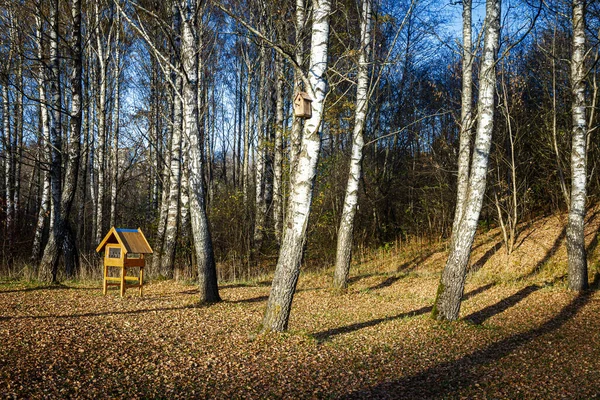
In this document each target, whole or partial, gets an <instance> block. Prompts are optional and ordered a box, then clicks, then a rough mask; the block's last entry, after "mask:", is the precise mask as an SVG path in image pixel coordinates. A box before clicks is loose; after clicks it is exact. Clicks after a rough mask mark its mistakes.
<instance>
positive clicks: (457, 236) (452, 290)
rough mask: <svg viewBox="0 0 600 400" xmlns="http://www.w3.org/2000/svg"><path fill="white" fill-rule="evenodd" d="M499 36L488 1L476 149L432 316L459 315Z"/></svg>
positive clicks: (486, 148)
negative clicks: (463, 204)
mask: <svg viewBox="0 0 600 400" xmlns="http://www.w3.org/2000/svg"><path fill="white" fill-rule="evenodd" d="M499 36H500V0H487V2H486V17H485V39H484V45H483V55H482V63H481V72H480V77H479V82H480V83H479V95H478V121H477V133H476V137H475V148H474V151H473V160H472V162H471V171H470V177H469V185H468V191H467V198H466V199H465V206H464V209H463V216H462V217H461V220H460V222H459V225H458V229H457V230H456V232H453V234H452V242H451V246H450V252H449V255H448V260H447V262H446V266H445V268H444V271H443V273H442V278H441V281H440V284H439V287H438V292H437V296H436V301H435V304H434V307H433V311H432V316H433V317H434V318H436V319H440V320H455V319H457V318H458V314H459V311H460V303H461V299H462V295H463V291H464V283H465V278H466V273H467V265H468V263H469V258H470V256H471V247H472V245H473V239H474V237H475V232H476V230H477V222H478V221H479V215H480V212H481V206H482V204H483V197H484V195H485V186H486V175H487V168H488V159H489V153H490V146H491V143H492V130H493V126H494V92H495V86H496V72H495V71H496V70H495V63H496V56H497V52H498V45H499V40H498V39H499Z"/></svg>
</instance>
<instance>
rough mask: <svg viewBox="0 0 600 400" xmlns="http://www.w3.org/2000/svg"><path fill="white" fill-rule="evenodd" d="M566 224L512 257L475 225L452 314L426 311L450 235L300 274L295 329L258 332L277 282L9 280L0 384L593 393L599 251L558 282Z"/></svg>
mask: <svg viewBox="0 0 600 400" xmlns="http://www.w3.org/2000/svg"><path fill="white" fill-rule="evenodd" d="M592 217H593V216H592ZM590 221H592V222H595V224H592V223H590V224H589V226H590V228H589V232H588V250H589V253H590V254H595V247H596V238H597V225H598V222H597V221H596V220H595V219H593V218H591V219H590ZM553 224H554V225H555V226H554V225H553ZM561 224H562V221H561V220H560V219H558V218H555V220H553V219H552V218H550V219H545V220H540V221H537V222H535V223H534V224H532V225H531V226H530V227H528V230H527V231H524V232H523V233H522V235H521V237H522V238H524V241H523V243H521V245H520V246H519V248H518V249H517V250H516V252H515V253H514V254H513V255H511V257H510V258H508V257H506V255H505V254H504V249H503V248H502V247H500V246H499V245H498V244H497V243H499V241H500V237H499V235H498V232H494V231H492V232H489V233H487V234H484V235H481V236H480V239H479V240H478V242H477V243H476V250H475V252H474V255H473V267H472V273H471V274H470V276H469V278H468V280H467V287H466V289H465V301H464V302H463V305H462V309H461V320H460V321H458V322H456V323H451V324H448V323H439V322H435V321H433V320H431V319H430V318H429V311H430V309H431V304H432V302H433V296H434V294H435V289H436V284H437V281H438V277H439V272H440V270H441V268H442V267H443V259H444V254H445V253H444V248H443V246H439V247H440V248H435V246H427V247H423V248H420V249H418V248H416V247H415V246H412V247H410V251H409V250H408V249H409V247H406V248H405V249H404V250H402V249H400V250H397V251H395V252H389V253H387V254H381V255H380V256H379V257H376V258H375V259H372V260H369V261H365V262H363V263H362V264H360V265H357V266H355V267H354V269H353V278H352V281H351V286H350V289H349V291H348V292H347V293H346V294H342V295H339V294H335V293H333V292H331V291H330V290H329V289H328V284H329V279H330V278H329V274H328V273H327V272H323V273H319V274H305V275H304V276H303V277H302V278H301V281H300V284H299V288H298V289H299V291H298V293H297V295H296V297H295V300H294V305H293V310H292V317H291V320H290V328H291V330H290V332H289V333H286V334H269V335H257V334H256V332H257V328H258V324H259V323H260V320H261V317H262V313H263V310H264V306H265V302H266V299H267V296H268V293H269V282H259V283H254V284H247V285H234V284H229V285H228V284H224V285H223V286H221V296H222V298H223V302H221V303H219V304H215V305H211V306H198V305H197V295H196V290H195V287H194V286H192V285H186V284H183V283H176V282H151V283H150V284H148V285H147V286H146V290H145V294H144V296H143V297H142V298H139V297H137V296H136V295H135V293H134V291H133V290H131V291H130V292H128V293H127V296H126V297H125V298H120V297H118V295H116V292H115V291H111V292H110V294H109V295H108V296H106V297H105V296H102V290H101V287H100V283H96V284H92V283H85V284H83V283H72V284H66V285H64V286H56V287H40V286H35V285H29V284H26V283H22V282H14V281H3V282H0V395H1V396H2V397H6V398H11V397H17V398H65V397H83V398H91V397H95V398H149V397H159V398H177V397H183V398H467V399H471V398H540V399H548V398H563V397H564V398H584V399H589V398H594V397H599V396H600V318H599V316H600V292H599V291H598V279H599V276H600V275H599V274H598V273H597V265H596V264H595V263H594V262H593V258H594V257H593V256H590V269H591V274H590V277H591V278H592V280H594V286H593V290H590V291H588V292H586V293H583V294H580V295H578V294H575V293H571V292H568V291H567V290H565V287H564V273H565V270H566V265H565V262H564V244H561V243H562V242H561V241H562V240H564V239H561V235H562V231H561V229H560V226H561ZM562 236H563V237H564V235H562ZM556 243H558V244H556ZM482 259H484V260H483V262H481V260H482ZM478 262H479V264H478Z"/></svg>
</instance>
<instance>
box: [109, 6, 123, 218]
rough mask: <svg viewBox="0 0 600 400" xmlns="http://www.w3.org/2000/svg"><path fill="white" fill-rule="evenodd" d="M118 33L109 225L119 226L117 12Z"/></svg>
mask: <svg viewBox="0 0 600 400" xmlns="http://www.w3.org/2000/svg"><path fill="white" fill-rule="evenodd" d="M116 23H117V33H116V35H115V66H114V80H115V100H114V115H113V119H114V129H113V137H112V139H113V140H112V146H111V157H110V160H111V167H110V169H111V171H110V172H111V182H110V218H109V221H110V223H109V225H110V226H111V227H113V226H117V201H118V197H117V189H118V184H119V130H120V128H121V127H120V123H121V119H120V118H121V48H120V47H121V14H120V13H117V22H116Z"/></svg>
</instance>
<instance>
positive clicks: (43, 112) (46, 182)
mask: <svg viewBox="0 0 600 400" xmlns="http://www.w3.org/2000/svg"><path fill="white" fill-rule="evenodd" d="M39 12H40V13H41V10H39ZM36 24H37V30H36V44H37V50H38V59H39V71H38V74H37V76H36V78H37V84H38V96H39V112H40V128H41V132H40V134H41V138H40V143H41V146H40V147H41V150H40V164H42V165H44V168H42V171H43V172H42V182H43V188H42V197H41V200H40V209H39V212H38V217H37V223H36V228H35V234H34V238H33V245H32V249H31V262H32V263H33V264H37V262H38V261H39V258H40V255H41V254H40V253H41V250H42V236H43V234H44V227H45V225H46V220H47V217H48V211H49V209H50V174H49V173H48V168H47V165H49V164H48V161H49V159H50V154H51V147H50V126H49V121H48V119H49V117H48V105H47V104H46V103H47V100H46V67H45V64H44V41H43V19H42V16H41V15H36Z"/></svg>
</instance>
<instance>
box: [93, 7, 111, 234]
mask: <svg viewBox="0 0 600 400" xmlns="http://www.w3.org/2000/svg"><path fill="white" fill-rule="evenodd" d="M95 17H96V18H95V19H96V21H95V22H96V31H95V34H96V54H97V59H98V67H99V68H98V74H99V77H98V79H99V86H100V87H99V98H98V103H97V106H98V107H97V118H98V145H97V147H96V163H97V166H98V169H97V172H96V177H97V186H96V187H97V190H96V193H95V194H96V196H97V201H96V224H95V225H96V232H95V234H94V242H95V243H96V244H98V243H100V241H101V240H102V237H103V236H104V198H105V195H106V133H107V129H106V113H107V110H106V96H107V93H106V92H107V85H108V74H107V72H108V71H107V65H106V64H107V59H108V54H109V53H110V51H109V49H108V48H106V47H105V46H110V40H111V39H110V35H109V37H108V38H104V35H103V34H102V30H101V26H102V24H101V22H100V9H99V4H98V3H95ZM104 40H106V43H104V42H103V41H104Z"/></svg>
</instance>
